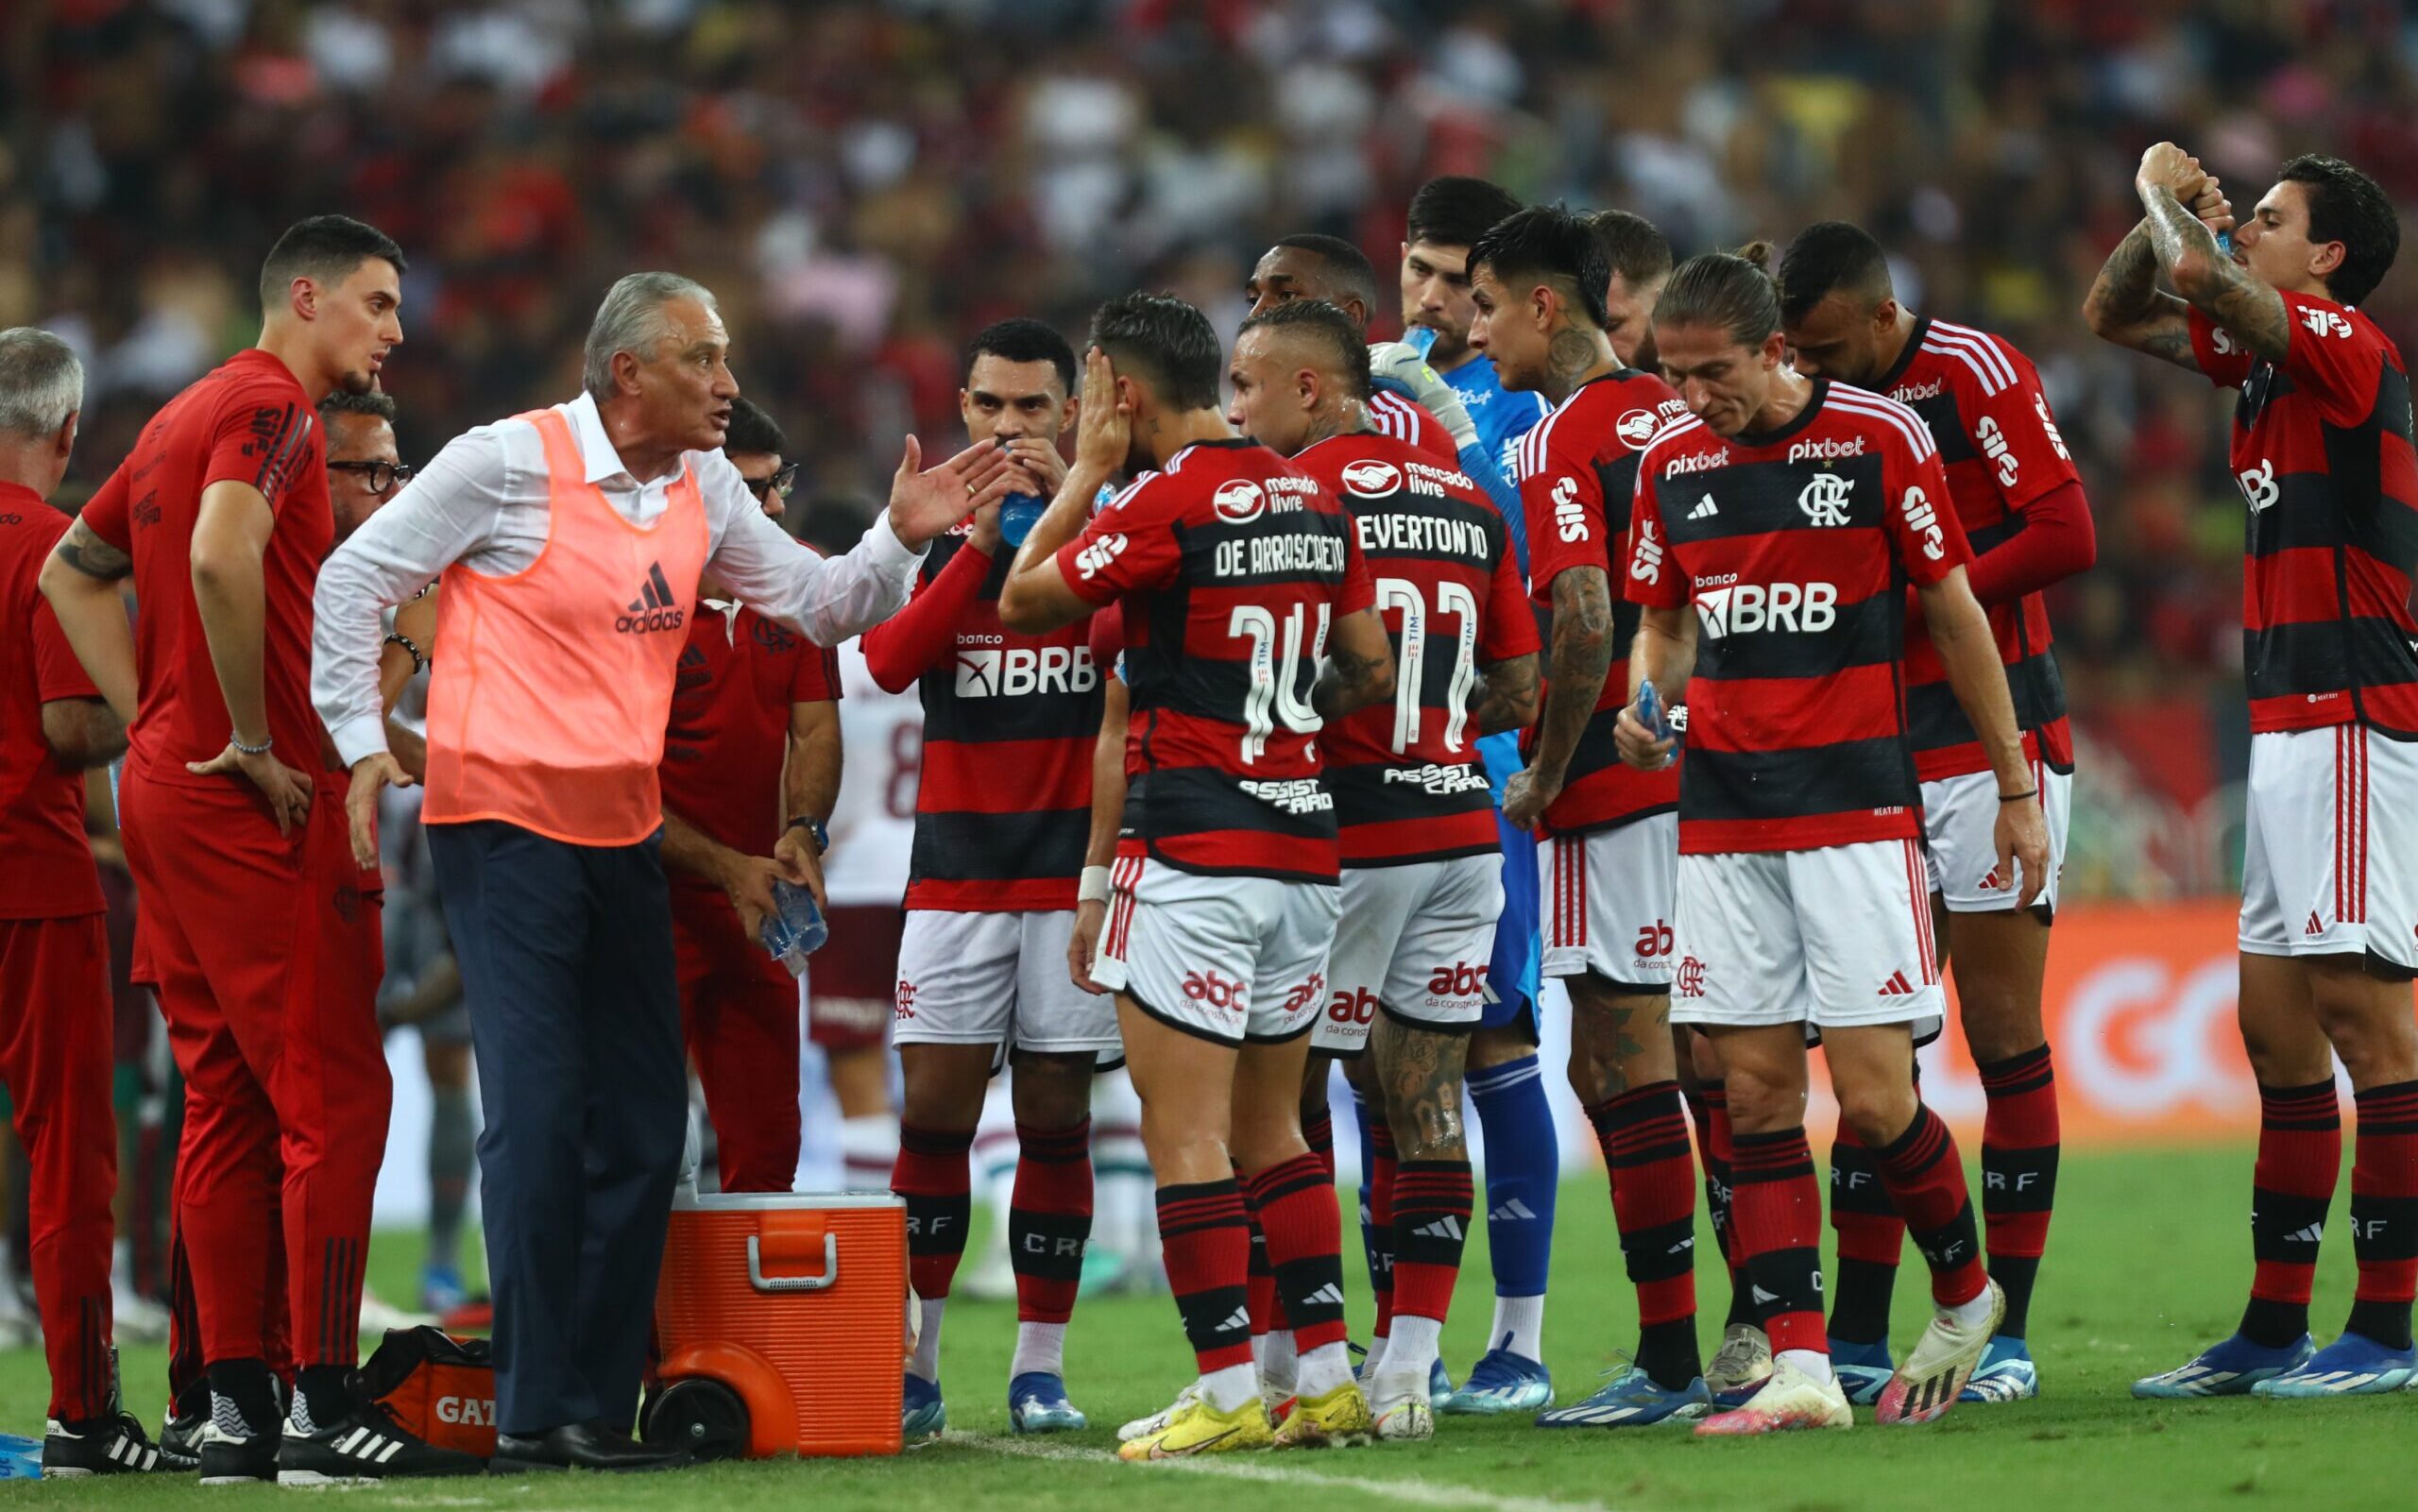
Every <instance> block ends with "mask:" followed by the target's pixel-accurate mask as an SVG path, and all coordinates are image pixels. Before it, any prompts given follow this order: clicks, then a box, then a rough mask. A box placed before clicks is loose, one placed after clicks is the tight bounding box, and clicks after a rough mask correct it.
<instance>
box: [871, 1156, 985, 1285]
mask: <svg viewBox="0 0 2418 1512" xmlns="http://www.w3.org/2000/svg"><path fill="white" fill-rule="evenodd" d="M973 1147H974V1130H971V1129H918V1128H915V1127H914V1126H912V1125H901V1126H899V1130H898V1159H897V1162H896V1163H895V1164H893V1165H892V1166H891V1168H890V1190H891V1191H892V1192H894V1193H895V1194H896V1195H897V1196H898V1197H900V1198H905V1199H906V1202H907V1279H908V1281H909V1283H911V1284H912V1285H913V1286H914V1288H915V1295H916V1296H918V1297H921V1298H923V1299H925V1300H928V1301H930V1300H938V1299H940V1298H943V1297H946V1296H947V1295H948V1288H949V1284H950V1283H951V1282H952V1281H954V1280H955V1279H956V1276H957V1264H958V1262H959V1261H961V1260H962V1259H964V1258H965V1224H966V1219H967V1217H968V1216H969V1215H971V1212H972V1209H973V1198H972V1196H971V1193H972V1189H973V1171H972V1164H973V1163H972V1162H971V1161H970V1160H969V1159H968V1158H967V1154H966V1152H967V1151H968V1150H970V1149H972V1148H973Z"/></svg>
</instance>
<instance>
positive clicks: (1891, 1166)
mask: <svg viewBox="0 0 2418 1512" xmlns="http://www.w3.org/2000/svg"><path fill="white" fill-rule="evenodd" d="M1873 1164H1875V1165H1877V1166H1879V1167H1880V1170H1881V1183H1882V1185H1883V1186H1885V1187H1887V1188H1888V1189H1889V1200H1890V1201H1891V1202H1893V1203H1895V1204H1897V1208H1898V1212H1899V1215H1900V1216H1902V1217H1903V1218H1904V1219H1905V1220H1906V1236H1907V1237H1908V1238H1910V1239H1912V1240H1914V1241H1915V1248H1916V1249H1919V1250H1921V1251H1922V1255H1923V1258H1924V1259H1925V1260H1927V1261H1929V1262H1931V1300H1933V1302H1936V1303H1938V1304H1939V1305H1940V1306H1942V1307H1956V1306H1960V1305H1962V1304H1964V1303H1966V1302H1969V1301H1971V1300H1973V1299H1974V1298H1976V1297H1979V1296H1980V1295H1982V1289H1983V1288H1984V1287H1985V1286H1987V1285H1988V1284H1989V1283H1990V1273H1989V1271H1988V1270H1987V1269H1986V1268H1985V1267H1984V1266H1983V1264H1982V1233H1981V1227H1980V1225H1979V1224H1977V1223H1976V1222H1975V1221H1974V1218H1973V1198H1972V1194H1971V1193H1970V1192H1969V1191H1968V1190H1967V1188H1966V1185H1965V1162H1964V1159H1963V1158H1962V1157H1961V1156H1959V1155H1958V1154H1957V1153H1956V1136H1955V1135H1953V1134H1951V1133H1950V1132H1949V1131H1948V1125H1947V1124H1946V1123H1945V1122H1943V1121H1942V1120H1941V1118H1940V1116H1939V1114H1937V1113H1933V1112H1932V1111H1931V1109H1930V1108H1928V1107H1926V1106H1924V1105H1923V1104H1921V1103H1916V1105H1915V1121H1914V1122H1913V1123H1912V1124H1909V1125H1908V1126H1907V1127H1906V1131H1905V1132H1904V1133H1902V1134H1899V1136H1898V1137H1897V1139H1896V1140H1895V1141H1893V1142H1892V1143H1891V1144H1890V1146H1889V1147H1888V1148H1887V1149H1884V1150H1880V1151H1877V1152H1876V1153H1875V1155H1874V1157H1873Z"/></svg>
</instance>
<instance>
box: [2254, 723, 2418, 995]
mask: <svg viewBox="0 0 2418 1512" xmlns="http://www.w3.org/2000/svg"><path fill="white" fill-rule="evenodd" d="M2242 829H2243V832H2244V839H2243V855H2242V863H2241V948H2242V951H2243V953H2244V954H2246V955H2253V956H2336V955H2352V954H2357V953H2359V952H2362V951H2364V952H2365V953H2367V954H2368V955H2369V956H2371V957H2373V958H2375V959H2376V960H2381V961H2383V962H2384V963H2386V964H2389V965H2391V966H2392V967H2394V968H2395V969H2397V970H2401V971H2413V970H2418V744H2412V743H2410V742H2409V741H2404V740H2395V739H2388V738H2387V737H2385V736H2382V735H2379V734H2377V733H2376V732H2375V731H2374V730H2371V729H2367V728H2364V727H2362V726H2360V725H2356V724H2338V725H2333V726H2331V727H2328V728H2324V729H2316V730H2278V731H2271V732H2269V733H2267V734H2265V735H2254V736H2252V737H2251V738H2250V793H2249V798H2248V802H2247V804H2246V806H2245V809H2244V813H2243V816H2242Z"/></svg>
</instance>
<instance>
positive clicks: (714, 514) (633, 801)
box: [311, 273, 1005, 1470]
mask: <svg viewBox="0 0 2418 1512" xmlns="http://www.w3.org/2000/svg"><path fill="white" fill-rule="evenodd" d="M728 354H729V340H728V337H727V335H726V333H725V332H724V328H723V323H722V318H721V316H720V314H718V313H717V310H716V308H715V303H714V298H713V296H712V295H711V294H710V293H708V292H707V290H706V289H704V288H703V287H701V286H699V285H698V284H696V283H694V282H692V281H690V280H687V279H683V278H679V277H677V276H675V275H673V274H668V273H634V274H631V275H629V276H628V277H626V278H623V279H622V280H620V281H619V282H617V283H615V284H614V285H613V287H612V290H611V291H610V292H609V293H607V294H606V295H605V302H604V304H603V305H602V306H601V307H600V308H599V309H598V310H597V312H596V319H595V323H594V324H593V325H592V326H591V327H590V328H589V330H588V333H587V351H586V362H585V372H584V379H585V388H586V392H584V393H582V394H581V395H580V396H579V397H578V398H577V399H572V400H571V401H570V403H568V404H559V405H555V406H553V408H550V409H543V410H536V411H533V412H531V413H529V414H526V415H521V416H515V417H513V418H511V419H508V420H504V421H502V422H499V423H497V424H494V425H487V426H481V427H479V428H477V429H475V430H472V431H470V432H468V433H467V434H465V435H463V436H461V437H460V438H459V439H457V440H455V441H454V442H453V443H452V444H451V445H450V446H448V447H447V448H446V449H445V450H443V451H442V452H440V453H438V455H437V456H436V458H435V460H434V462H432V463H430V464H429V466H428V467H427V468H426V469H424V470H423V471H422V472H421V473H420V474H419V476H418V477H417V478H416V479H414V480H413V482H412V483H411V484H410V485H409V486H407V487H406V488H405V489H404V490H403V491H402V492H401V493H400V494H399V495H397V496H396V498H395V499H394V501H392V502H390V503H388V504H387V505H386V506H385V507H384V508H383V509H382V510H380V511H379V512H378V513H377V514H376V515H375V516H373V517H372V518H370V520H369V522H368V523H367V524H365V525H364V526H362V528H361V529H360V530H359V531H358V532H356V533H355V534H354V535H353V536H352V538H351V539H350V540H349V541H348V542H346V543H345V545H344V546H342V547H341V548H339V549H338V550H337V551H336V552H335V553H334V554H333V555H332V556H330V557H329V558H328V561H327V564H326V566H325V567H324V568H322V569H321V570H320V575H319V584H318V590H317V595H316V600H315V608H316V613H317V615H318V620H317V625H316V631H315V640H314V645H313V655H312V669H311V691H312V699H313V701H314V702H315V704H316V705H317V706H318V710H319V715H320V718H321V719H323V720H324V721H325V722H326V723H327V727H328V731H329V733H330V735H331V736H332V738H333V739H334V741H335V745H336V749H337V752H338V754H339V755H340V756H342V758H343V759H344V761H345V762H346V763H347V764H348V765H349V767H350V768H351V772H352V784H351V790H350V793H349V797H348V799H347V803H346V807H347V809H348V811H349V816H350V819H351V824H352V842H353V848H354V851H355V853H356V855H358V856H360V857H363V858H365V864H366V858H367V857H368V856H371V855H374V854H375V848H374V841H372V839H371V831H370V820H371V817H372V815H373V814H374V813H375V811H376V805H377V798H378V791H379V790H380V789H381V788H383V787H384V786H385V785H387V784H388V783H401V782H405V781H407V780H409V779H408V778H406V777H405V775H404V773H403V771H402V769H401V767H400V765H399V764H398V763H397V762H396V760H395V758H394V757H393V756H390V755H389V754H388V752H387V749H386V737H385V723H384V720H383V718H382V713H381V706H380V703H379V697H378V665H377V656H378V651H379V644H380V636H379V614H380V611H381V610H382V609H383V608H384V607H386V606H387V605H390V604H393V603H398V602H400V601H401V600H403V599H405V598H407V597H409V596H410V595H411V594H413V593H414V592H416V591H417V590H418V588H419V587H420V586H421V585H422V584H424V583H427V582H428V581H429V580H430V579H432V578H438V579H439V580H440V581H441V582H442V584H443V586H444V591H443V593H442V595H441V596H440V598H439V600H438V604H439V607H438V610H437V641H438V643H439V644H440V645H441V646H442V647H443V648H444V652H443V654H442V656H441V657H440V658H439V660H438V662H437V665H436V673H435V680H434V683H433V684H432V685H431V687H430V692H429V729H428V777H427V782H428V796H427V800H426V803H425V805H424V807H423V810H422V819H423V821H424V823H425V824H427V825H428V839H429V849H430V853H431V856H432V858H434V862H435V867H436V875H437V882H438V885H439V887H440V888H441V889H442V891H443V893H444V898H445V913H446V922H447V924H448V925H449V926H451V930H452V934H453V941H454V946H455V952H456V954H457V955H458V957H459V958H460V960H461V967H462V977H463V983H464V987H465V990H466V994H467V995H468V1001H469V1008H470V1027H471V1038H472V1043H473V1045H474V1046H475V1049H476V1052H477V1057H478V1068H479V1090H480V1096H481V1098H482V1100H483V1101H484V1103H485V1113H486V1128H485V1132H483V1133H482V1134H481V1135H480V1138H479V1168H480V1173H481V1177H482V1180H483V1181H485V1193H486V1196H485V1222H486V1240H487V1264H488V1268H489V1271H490V1273H491V1275H492V1277H493V1280H494V1283H495V1300H496V1314H495V1350H496V1366H497V1381H496V1396H497V1402H496V1406H497V1427H498V1428H499V1430H500V1431H501V1432H500V1434H499V1436H498V1438H497V1444H496V1459H495V1462H494V1463H495V1468H496V1469H498V1470H514V1469H536V1468H549V1467H557V1466H579V1467H584V1468H588V1469H597V1470H652V1469H661V1468H665V1467H667V1466H670V1465H674V1464H680V1463H684V1462H685V1460H686V1456H685V1455H681V1454H677V1453H669V1452H656V1451H652V1450H649V1449H646V1448H643V1447H641V1446H639V1445H638V1444H636V1443H635V1442H633V1441H632V1440H631V1438H630V1436H629V1427H630V1424H631V1421H632V1419H633V1418H634V1417H635V1415H636V1411H637V1407H638V1396H639V1369H640V1367H641V1364H642V1362H643V1360H644V1356H645V1353H646V1340H647V1328H648V1319H649V1317H650V1312H651V1309H652V1306H653V1302H654V1297H655V1284H656V1273H657V1270H658V1269H659V1267H660V1266H661V1262H662V1256H663V1242H664V1232H665V1227H666V1223H667V1220H668V1215H669V1212H670V1208H671V1200H672V1189H673V1182H674V1181H675V1180H676V1178H677V1173H678V1168H679V1164H680V1151H681V1142H682V1134H683V1128H684V1119H685V1117H686V1113H687V1107H688V1074H687V1066H686V1061H685V1057H684V1054H683V1051H682V1047H681V1038H680V1010H679V997H678V994H677V992H676V990H675V986H674V977H673V943H672V923H671V902H670V897H669V894H668V892H667V890H666V886H665V882H664V875H663V868H662V864H661V861H660V858H659V851H660V847H661V844H662V816H661V808H660V804H659V792H658V789H657V787H656V766H657V763H658V761H659V759H660V757H661V756H662V754H663V733H664V725H665V717H666V714H667V711H668V709H669V707H670V705H671V701H672V690H673V672H674V669H675V665H676V663H677V661H678V658H679V654H680V650H681V647H682V645H683V644H684V643H685V640H686V630H685V625H686V621H687V617H688V616H689V615H690V614H692V613H694V612H695V610H696V603H697V584H698V579H699V576H700V574H702V573H703V572H705V571H706V570H707V569H709V568H710V569H711V570H712V572H713V574H714V575H715V576H716V577H718V578H720V579H722V580H723V581H724V582H725V583H727V584H729V585H730V586H732V588H733V589H734V590H735V591H736V592H737V593H738V594H739V595H740V596H741V597H742V598H744V599H745V600H746V601H747V602H748V603H751V604H753V605H755V606H756V607H757V608H758V609H759V610H760V611H762V612H763V613H764V614H766V615H768V616H770V617H771V618H773V619H775V620H781V621H783V622H784V623H787V624H791V625H793V626H795V627H797V628H798V629H800V630H802V631H804V632H805V633H806V635H807V636H808V637H810V638H812V639H813V640H815V641H817V642H819V643H822V644H825V645H829V644H832V643H834V642H836V641H839V640H842V639H844V638H845V637H849V636H851V635H854V634H856V633H858V632H859V631H860V630H862V629H864V628H865V627H866V626H868V625H871V624H874V623H876V622H877V621H879V620H882V619H884V618H885V617H887V616H889V615H890V614H892V613H894V611H896V610H897V609H898V607H899V606H900V605H901V604H903V603H906V602H907V595H908V589H909V586H910V585H911V581H912V579H913V577H914V573H915V569H916V564H917V562H918V560H919V559H920V556H921V553H922V551H923V548H924V546H925V544H926V543H927V542H928V541H930V540H931V539H932V538H933V537H934V536H936V535H940V534H941V533H942V532H943V531H945V530H946V529H948V528H949V527H950V526H952V525H954V524H956V523H957V522H958V521H959V520H961V519H962V518H965V515H966V513H967V511H968V509H969V508H970V507H971V506H972V505H973V504H974V503H976V502H978V501H987V497H988V495H987V492H986V490H992V487H993V484H995V483H1000V482H1001V481H1002V479H1003V476H1004V473H1005V468H1004V465H1003V458H1004V453H1000V452H998V451H997V450H996V448H995V447H994V446H993V445H992V444H991V443H989V442H984V443H981V444H979V445H978V446H975V447H971V448H968V449H967V450H964V451H962V452H960V453H959V454H958V455H957V456H955V457H953V458H951V459H950V460H948V461H947V462H945V463H942V464H940V465H939V466H937V467H932V468H930V469H929V470H927V471H918V470H917V469H918V467H919V464H920V460H921V458H920V454H919V452H918V450H917V448H916V444H915V442H914V439H913V438H912V437H910V438H909V439H908V441H907V444H906V458H905V460H904V462H903V463H902V464H901V465H900V467H899V469H898V474H897V477H896V478H895V480H894V483H893V484H892V488H891V498H890V509H889V513H888V515H887V517H886V518H884V519H882V520H879V521H877V522H876V523H875V524H874V525H873V527H872V528H871V529H869V530H868V531H866V533H865V535H864V538H863V539H862V540H861V541H860V542H859V543H858V544H857V546H856V548H855V549H854V550H853V551H851V552H848V553H847V554H846V555H845V556H842V557H837V558H832V559H829V560H826V559H825V558H823V557H820V556H818V555H816V554H815V553H814V552H810V551H809V550H807V549H806V548H804V547H802V546H799V545H798V544H796V543H795V542H793V541H792V540H791V539H790V538H789V537H788V536H787V535H783V534H782V532H781V530H780V527H779V526H777V525H775V524H774V523H773V522H772V521H771V520H770V519H767V518H765V517H764V514H763V512H762V510H761V509H760V508H759V507H758V503H757V501H756V498H755V496H754V495H752V494H751V493H749V492H748V490H747V485H746V484H744V483H743V482H742V481H741V478H740V475H739V471H738V469H737V468H736V467H732V466H731V464H730V463H729V461H728V460H727V459H725V458H724V456H723V454H722V451H721V447H722V445H723V439H724V431H725V428H726V427H727V426H728V424H729V420H730V412H731V401H732V400H733V399H736V398H737V397H738V394H739V385H738V383H737V382H735V381H734V380H733V379H732V377H731V374H730V367H729V365H728V360H727V359H728ZM776 858H777V859H778V860H780V861H781V863H782V869H783V871H784V873H785V874H787V875H789V876H790V879H791V880H792V881H793V882H798V883H808V882H812V883H813V884H814V885H815V886H816V890H817V891H818V892H819V891H820V865H819V862H818V861H817V859H816V858H815V853H814V847H813V846H812V845H811V844H810V843H801V837H800V836H799V835H798V834H797V833H796V832H795V831H792V832H791V833H790V834H789V835H788V836H787V837H786V838H785V839H784V841H783V842H782V846H781V849H780V851H779V853H778V855H777V857H776Z"/></svg>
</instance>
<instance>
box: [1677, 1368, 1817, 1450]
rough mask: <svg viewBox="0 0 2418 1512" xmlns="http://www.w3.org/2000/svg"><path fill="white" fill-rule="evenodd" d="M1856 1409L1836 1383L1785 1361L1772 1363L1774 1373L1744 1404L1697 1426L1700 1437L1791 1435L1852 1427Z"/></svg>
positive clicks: (1716, 1414)
mask: <svg viewBox="0 0 2418 1512" xmlns="http://www.w3.org/2000/svg"><path fill="white" fill-rule="evenodd" d="M1854 1426H1855V1409H1854V1408H1853V1407H1850V1406H1848V1397H1847V1393H1846V1392H1844V1391H1842V1390H1840V1389H1839V1383H1838V1382H1837V1381H1836V1380H1831V1381H1816V1380H1814V1378H1813V1377H1812V1376H1810V1375H1807V1374H1806V1373H1805V1372H1804V1371H1802V1370H1800V1369H1798V1368H1796V1366H1794V1365H1792V1364H1790V1363H1789V1362H1788V1361H1786V1360H1775V1361H1773V1362H1772V1373H1771V1376H1770V1378H1769V1379H1767V1380H1765V1381H1764V1382H1763V1384H1762V1388H1761V1389H1760V1390H1758V1391H1757V1392H1756V1393H1755V1394H1754V1395H1753V1396H1751V1397H1749V1398H1747V1399H1746V1402H1745V1405H1744V1406H1741V1407H1732V1408H1731V1409H1730V1410H1729V1411H1728V1412H1717V1413H1714V1414H1713V1415H1712V1416H1711V1417H1710V1418H1707V1419H1703V1420H1702V1421H1701V1422H1698V1423H1697V1424H1696V1436H1697V1437H1698V1438H1748V1437H1753V1436H1758V1435H1762V1434H1789V1433H1797V1432H1800V1431H1804V1430H1809V1429H1815V1428H1852V1427H1854Z"/></svg>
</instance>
